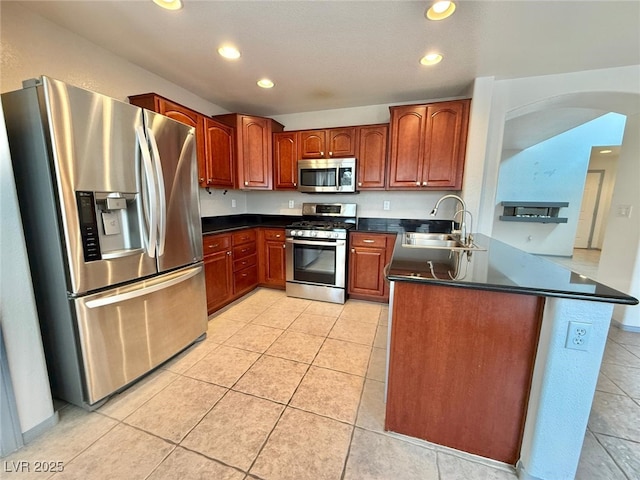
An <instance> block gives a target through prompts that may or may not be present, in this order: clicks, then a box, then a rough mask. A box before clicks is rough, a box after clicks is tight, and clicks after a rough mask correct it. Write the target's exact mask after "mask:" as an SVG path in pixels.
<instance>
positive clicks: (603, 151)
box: [600, 150, 613, 153]
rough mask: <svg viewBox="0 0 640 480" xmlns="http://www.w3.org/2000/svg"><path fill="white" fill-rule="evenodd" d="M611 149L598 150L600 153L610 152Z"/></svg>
mask: <svg viewBox="0 0 640 480" xmlns="http://www.w3.org/2000/svg"><path fill="white" fill-rule="evenodd" d="M611 152H613V150H600V153H611Z"/></svg>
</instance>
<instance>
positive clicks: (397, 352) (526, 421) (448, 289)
mask: <svg viewBox="0 0 640 480" xmlns="http://www.w3.org/2000/svg"><path fill="white" fill-rule="evenodd" d="M474 242H475V243H476V244H477V246H478V247H479V248H478V249H474V250H451V249H437V248H416V247H409V246H403V244H402V236H401V235H399V236H398V240H397V242H396V246H395V249H394V254H393V258H392V261H391V264H390V265H389V267H388V270H387V275H386V276H387V279H388V280H389V281H390V282H391V297H390V314H389V317H390V322H389V333H390V335H389V345H388V347H389V348H388V363H387V407H386V420H385V422H386V425H385V428H386V429H387V430H390V431H394V432H398V433H403V434H406V435H410V436H414V437H418V438H422V439H424V440H427V441H430V442H433V443H436V444H441V445H445V446H449V447H452V448H456V449H459V450H463V451H467V452H470V453H474V454H477V455H481V456H483V457H487V458H492V459H495V460H499V461H501V462H505V463H510V464H513V465H516V466H517V468H518V475H519V477H520V478H525V479H549V478H554V479H571V478H574V475H575V472H576V468H577V465H578V460H579V457H580V451H581V448H582V443H583V439H584V434H585V430H586V427H587V422H588V419H589V412H590V409H591V403H592V399H593V396H594V392H595V388H596V383H597V380H598V372H599V369H600V364H601V361H602V355H603V352H604V347H605V343H606V339H607V333H608V330H609V323H610V319H611V313H612V309H613V305H612V304H615V303H620V304H628V305H634V304H637V303H638V300H637V299H635V298H633V297H630V296H628V295H625V294H623V293H621V292H618V291H616V290H613V289H611V288H609V287H606V286H604V285H602V284H599V283H597V282H595V281H593V280H591V279H588V278H586V277H584V276H581V275H578V274H576V273H574V272H571V271H570V270H567V269H565V268H563V267H561V266H559V265H557V264H555V263H552V262H550V261H547V260H546V259H543V258H541V257H537V256H535V255H531V254H528V253H526V252H523V251H521V250H518V249H516V248H514V247H511V246H509V245H506V244H504V243H502V242H499V241H497V240H494V239H491V238H489V237H486V236H483V235H476V237H475V239H474Z"/></svg>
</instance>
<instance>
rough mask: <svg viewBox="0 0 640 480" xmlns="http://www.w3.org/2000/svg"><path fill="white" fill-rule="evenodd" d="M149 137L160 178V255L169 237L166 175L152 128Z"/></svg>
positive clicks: (158, 177) (148, 130)
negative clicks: (163, 171) (165, 187)
mask: <svg viewBox="0 0 640 480" xmlns="http://www.w3.org/2000/svg"><path fill="white" fill-rule="evenodd" d="M147 137H148V138H149V143H150V144H151V154H152V156H153V165H154V167H155V173H156V179H157V180H158V256H161V255H162V254H163V253H164V244H165V241H166V239H167V195H166V192H165V189H164V175H163V173H162V164H161V163H160V151H159V150H158V143H157V142H156V137H155V135H154V134H153V131H152V130H151V129H150V128H147Z"/></svg>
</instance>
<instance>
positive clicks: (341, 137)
mask: <svg viewBox="0 0 640 480" xmlns="http://www.w3.org/2000/svg"><path fill="white" fill-rule="evenodd" d="M299 135H300V137H299V138H300V158H344V157H354V156H355V154H356V142H357V136H356V128H355V127H341V128H332V129H326V130H301V131H300V132H299Z"/></svg>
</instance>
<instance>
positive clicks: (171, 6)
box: [153, 0, 182, 10]
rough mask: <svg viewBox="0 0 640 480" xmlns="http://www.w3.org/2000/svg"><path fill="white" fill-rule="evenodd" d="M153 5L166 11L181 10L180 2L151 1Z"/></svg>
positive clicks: (170, 0) (176, 0)
mask: <svg viewBox="0 0 640 480" xmlns="http://www.w3.org/2000/svg"><path fill="white" fill-rule="evenodd" d="M153 3H155V4H156V5H160V6H161V7H162V8H165V9H167V10H180V9H181V8H182V0H153Z"/></svg>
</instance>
